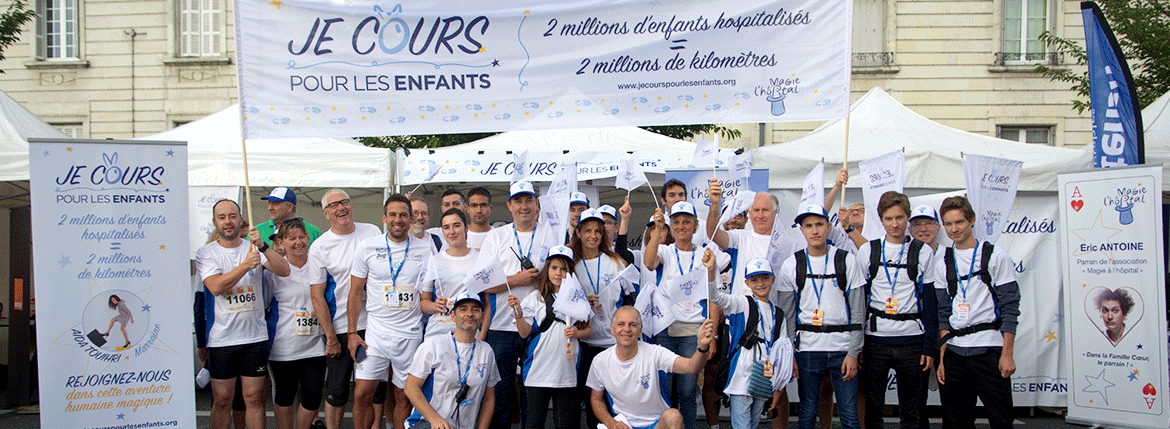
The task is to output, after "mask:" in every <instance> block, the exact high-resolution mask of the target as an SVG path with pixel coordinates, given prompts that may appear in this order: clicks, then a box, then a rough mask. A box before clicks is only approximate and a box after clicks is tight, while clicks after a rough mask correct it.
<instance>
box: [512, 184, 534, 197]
mask: <svg viewBox="0 0 1170 429" xmlns="http://www.w3.org/2000/svg"><path fill="white" fill-rule="evenodd" d="M521 194H531V195H532V196H534V197H535V196H536V188H533V187H532V182H529V181H527V180H521V181H519V182H516V183H513V184H512V187H511V188H509V189H508V199H512V198H515V197H516V196H517V195H521Z"/></svg>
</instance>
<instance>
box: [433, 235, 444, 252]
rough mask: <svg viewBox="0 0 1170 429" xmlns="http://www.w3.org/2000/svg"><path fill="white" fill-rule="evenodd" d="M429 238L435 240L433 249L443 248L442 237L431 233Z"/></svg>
mask: <svg viewBox="0 0 1170 429" xmlns="http://www.w3.org/2000/svg"><path fill="white" fill-rule="evenodd" d="M431 240H433V241H434V242H435V251H436V252H437V251H440V250H443V239H442V238H439V236H437V235H435V234H431Z"/></svg>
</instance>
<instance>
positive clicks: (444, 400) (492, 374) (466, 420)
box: [408, 247, 500, 428]
mask: <svg viewBox="0 0 1170 429" xmlns="http://www.w3.org/2000/svg"><path fill="white" fill-rule="evenodd" d="M432 248H433V247H432ZM456 344H458V346H456ZM473 349H474V350H473ZM473 353H474V355H473ZM456 356H458V359H457V358H456ZM468 362H470V365H468ZM409 372H410V375H413V376H415V377H418V378H421V379H423V380H426V379H427V378H428V377H434V378H433V379H432V380H431V386H430V387H431V389H430V391H429V392H423V393H424V394H425V396H426V398H427V402H428V403H430V404H431V407H432V408H434V409H435V412H436V413H438V414H439V415H440V416H442V417H443V419H444V420H446V421H447V423H450V424H451V425H452V426H454V427H456V428H474V427H475V423H476V419H477V418H478V417H479V406H480V403H482V401H483V395H484V391H485V390H487V388H488V387H490V386H495V385H496V383H499V382H500V371H499V369H498V368H497V367H496V355H495V353H493V352H492V347H491V346H490V345H488V343H486V342H483V341H479V340H475V345H474V347H473V346H472V344H465V343H457V342H456V341H454V338H453V337H452V336H451V335H440V336H435V337H431V338H427V339H426V340H425V341H423V343H422V345H420V346H419V347H418V351H416V352H415V353H414V359H413V360H412V361H411V363H410V369H409ZM464 375H466V376H467V386H468V391H467V398H466V399H465V400H464V401H463V403H461V404H459V405H458V406H456V404H455V394H456V393H458V392H459V386H460V385H461V384H462V382H463V376H464ZM457 408H458V410H459V420H458V421H455V420H454V418H455V411H456V409H457ZM420 417H421V416H420V415H419V413H418V411H415V412H414V413H413V414H412V415H411V416H410V421H412V422H415V421H417V420H418V418H420ZM432 423H433V422H432ZM408 426H409V425H408Z"/></svg>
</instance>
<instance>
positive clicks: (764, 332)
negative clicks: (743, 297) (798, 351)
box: [748, 282, 823, 350]
mask: <svg viewBox="0 0 1170 429" xmlns="http://www.w3.org/2000/svg"><path fill="white" fill-rule="evenodd" d="M822 283H823V282H822ZM748 299H750V300H753V301H755V302H753V303H752V304H754V305H755V306H756V312H758V313H760V337H762V338H764V344H766V345H767V346H768V349H767V350H772V343H775V342H776V338H773V337H772V330H768V329H766V327H765V326H764V319H766V318H765V317H764V313H763V312H762V311H759V310H760V300H758V299H756V297H754V296H753V297H750V298H748ZM768 306H770V307H772V323H776V307H775V306H773V305H772V303H770V302H769V303H768ZM773 330H775V327H774V326H773Z"/></svg>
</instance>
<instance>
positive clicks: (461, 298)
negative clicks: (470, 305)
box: [451, 291, 483, 308]
mask: <svg viewBox="0 0 1170 429" xmlns="http://www.w3.org/2000/svg"><path fill="white" fill-rule="evenodd" d="M464 301H472V302H475V305H478V306H479V308H483V301H480V300H479V296H477V295H472V294H470V293H467V292H466V291H464V292H463V293H461V294H459V295H458V296H456V297H455V303H454V304H451V308H455V307H458V306H459V304H462V303H463V302H464Z"/></svg>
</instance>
